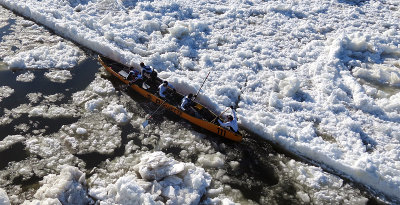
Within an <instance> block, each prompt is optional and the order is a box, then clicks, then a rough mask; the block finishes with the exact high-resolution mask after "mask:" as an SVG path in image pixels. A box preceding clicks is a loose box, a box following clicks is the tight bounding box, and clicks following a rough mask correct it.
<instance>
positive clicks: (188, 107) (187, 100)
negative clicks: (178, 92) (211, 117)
mask: <svg viewBox="0 0 400 205" xmlns="http://www.w3.org/2000/svg"><path fill="white" fill-rule="evenodd" d="M193 104H194V102H193V94H192V93H190V94H189V95H187V96H185V97H184V98H182V103H181V106H180V108H181V110H183V111H185V112H187V113H189V114H190V115H195V110H194V109H193V107H192V106H193Z"/></svg>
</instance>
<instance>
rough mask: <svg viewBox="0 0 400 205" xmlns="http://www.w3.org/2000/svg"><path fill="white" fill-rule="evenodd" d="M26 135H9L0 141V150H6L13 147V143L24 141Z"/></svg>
mask: <svg viewBox="0 0 400 205" xmlns="http://www.w3.org/2000/svg"><path fill="white" fill-rule="evenodd" d="M24 140H25V137H24V136H22V135H9V136H7V137H5V138H4V139H3V140H1V141H0V151H4V150H6V149H8V148H9V147H11V146H12V145H13V144H15V143H18V142H21V141H24Z"/></svg>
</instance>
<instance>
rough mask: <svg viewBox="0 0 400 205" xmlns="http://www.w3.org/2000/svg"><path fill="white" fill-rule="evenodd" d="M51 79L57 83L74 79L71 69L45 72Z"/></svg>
mask: <svg viewBox="0 0 400 205" xmlns="http://www.w3.org/2000/svg"><path fill="white" fill-rule="evenodd" d="M44 75H45V76H46V77H47V78H48V79H49V80H50V81H52V82H56V83H65V82H67V80H70V79H72V74H71V71H69V70H51V71H49V72H46V73H45V74H44Z"/></svg>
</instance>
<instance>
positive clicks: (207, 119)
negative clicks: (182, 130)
mask: <svg viewBox="0 0 400 205" xmlns="http://www.w3.org/2000/svg"><path fill="white" fill-rule="evenodd" d="M98 60H99V62H100V64H101V65H102V66H103V67H104V68H105V69H106V70H107V71H108V72H109V73H111V74H112V75H113V76H115V77H117V78H118V79H119V80H120V81H122V82H123V83H125V84H127V85H129V80H127V79H125V77H126V74H127V71H128V70H129V67H127V66H125V65H123V64H121V63H118V62H116V61H114V60H111V59H109V58H106V57H104V56H100V55H99V57H98ZM135 69H137V70H139V69H140V68H135ZM139 71H140V70H139ZM124 76H125V77H124ZM162 82H163V80H162V79H160V78H158V77H156V78H153V79H152V80H151V84H150V80H148V81H146V84H150V87H152V89H144V88H142V87H141V86H139V85H137V84H135V83H133V84H131V85H129V86H130V87H131V88H132V89H133V90H134V91H135V92H137V93H139V94H140V95H142V96H144V97H145V98H147V99H149V100H150V101H152V102H154V103H156V104H158V105H161V104H162V103H163V102H164V100H163V99H161V98H160V97H158V95H157V94H156V93H157V88H158V85H160V84H161V83H162ZM183 97H184V96H183V95H181V94H180V93H179V92H175V93H174V98H176V99H178V100H177V103H172V102H165V103H164V104H163V105H162V106H163V107H164V108H165V109H166V110H169V111H171V112H172V113H174V114H176V115H178V116H179V117H181V118H183V119H185V120H187V121H189V122H191V123H193V124H195V125H197V126H199V127H202V128H204V129H206V130H208V131H210V132H213V133H215V134H217V135H219V136H222V137H225V138H227V139H230V140H233V141H238V142H239V141H241V140H242V135H241V134H240V133H235V132H233V131H231V130H229V129H226V128H224V127H221V126H219V125H218V122H217V120H215V119H216V118H219V116H217V115H216V114H214V113H213V112H211V111H210V110H209V109H207V108H206V107H204V106H203V105H201V104H199V103H197V102H194V105H193V108H194V109H195V110H196V111H197V116H192V115H190V114H189V113H187V112H184V111H183V110H181V109H180V108H179V103H180V100H181V99H182V98H183ZM172 104H176V106H174V105H172ZM213 120H214V121H213Z"/></svg>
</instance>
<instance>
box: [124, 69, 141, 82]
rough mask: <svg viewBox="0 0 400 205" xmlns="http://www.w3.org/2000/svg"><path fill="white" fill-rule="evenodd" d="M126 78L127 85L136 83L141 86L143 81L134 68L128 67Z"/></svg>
mask: <svg viewBox="0 0 400 205" xmlns="http://www.w3.org/2000/svg"><path fill="white" fill-rule="evenodd" d="M126 79H127V80H129V85H132V84H133V83H136V84H138V85H139V86H141V84H142V82H143V78H142V75H140V73H139V71H137V70H135V69H134V68H130V70H129V74H128V76H127V77H126Z"/></svg>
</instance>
